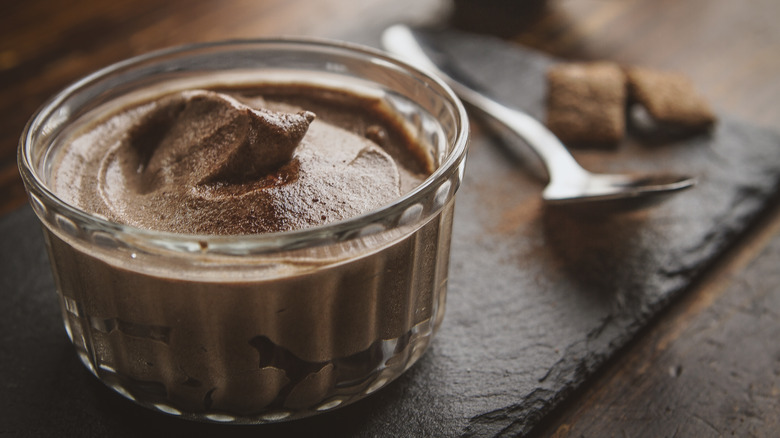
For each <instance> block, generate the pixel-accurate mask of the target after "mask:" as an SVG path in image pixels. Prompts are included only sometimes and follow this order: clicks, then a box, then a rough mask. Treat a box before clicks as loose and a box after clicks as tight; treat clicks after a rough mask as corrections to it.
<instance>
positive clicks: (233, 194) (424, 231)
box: [49, 84, 452, 421]
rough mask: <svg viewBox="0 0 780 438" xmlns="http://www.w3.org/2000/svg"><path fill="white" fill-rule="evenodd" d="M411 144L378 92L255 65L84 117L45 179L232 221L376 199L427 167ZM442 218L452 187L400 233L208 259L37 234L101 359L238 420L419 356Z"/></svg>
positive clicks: (71, 192)
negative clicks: (302, 80)
mask: <svg viewBox="0 0 780 438" xmlns="http://www.w3.org/2000/svg"><path fill="white" fill-rule="evenodd" d="M422 157H424V153H423V152H422V151H421V150H420V149H419V146H418V144H416V143H415V141H414V139H413V137H412V136H411V135H410V133H409V132H406V131H405V130H404V129H403V127H402V125H401V124H400V123H399V122H398V121H397V118H395V117H394V116H393V115H392V114H391V113H389V112H388V110H387V109H386V108H383V105H382V103H381V102H379V101H376V100H373V99H370V98H367V97H362V96H358V95H351V94H349V93H346V92H341V91H335V90H327V89H317V88H313V87H306V86H263V85H260V84H258V85H256V86H255V87H252V88H244V89H219V90H216V91H215V90H202V89H201V90H188V91H183V92H178V93H173V94H168V95H163V96H160V97H159V98H156V99H153V100H150V101H145V102H141V103H138V104H136V105H134V106H131V107H128V108H124V109H122V110H121V111H118V112H116V113H113V114H110V115H109V116H107V117H103V118H100V119H98V120H96V121H93V122H91V123H89V124H85V125H84V126H83V127H81V128H80V129H78V130H74V132H73V133H72V135H71V136H69V137H67V138H66V139H64V141H63V142H62V147H61V149H60V150H59V151H58V154H57V155H56V157H55V159H54V160H53V163H54V165H53V169H52V187H53V190H54V192H55V193H56V194H57V195H58V196H60V197H61V198H62V199H64V200H65V201H66V202H67V203H69V204H71V205H74V206H77V207H78V208H80V209H82V210H85V211H87V212H89V213H91V214H93V215H96V216H98V217H101V218H106V219H108V220H109V221H111V222H115V223H118V224H125V225H130V226H133V227H138V228H142V229H151V230H159V231H164V232H171V233H186V234H196V235H198V234H205V235H208V234H217V235H239V236H241V235H253V234H257V233H278V232H285V231H293V230H301V229H306V228H310V227H316V226H320V225H325V224H329V223H332V222H336V221H343V220H346V219H349V218H354V217H356V216H360V215H362V214H365V213H367V212H370V211H372V210H375V209H377V208H380V207H381V206H383V205H385V204H388V203H390V202H391V201H393V200H395V199H397V198H398V197H400V196H401V195H402V194H404V193H406V192H408V191H410V190H412V189H413V188H414V187H416V186H418V185H419V184H420V182H421V181H422V180H423V179H425V177H426V176H428V174H429V173H430V171H431V165H432V164H431V163H429V162H426V161H425V160H424V159H423V158H422ZM451 220H452V203H449V205H447V206H445V207H444V211H443V213H442V214H441V215H439V216H437V217H436V218H435V219H434V220H431V221H429V222H427V223H426V224H424V225H423V226H422V227H421V228H419V229H418V230H416V231H414V232H412V233H411V234H410V233H409V230H404V229H403V227H401V228H399V229H396V230H390V231H386V232H383V233H379V234H374V235H370V236H368V237H366V238H365V239H361V240H357V241H348V242H345V243H339V244H333V245H329V246H324V247H321V248H313V249H305V250H291V251H286V252H283V253H280V254H274V255H272V256H270V257H269V256H263V257H251V256H247V257H244V258H242V259H241V260H240V261H238V262H236V261H234V260H231V261H230V263H229V264H228V265H227V266H217V267H218V268H219V269H214V266H215V265H219V264H220V263H224V261H223V260H221V257H219V256H210V255H208V254H201V255H198V256H197V257H198V259H197V260H196V263H194V264H193V263H192V262H188V263H182V262H181V261H180V260H178V259H168V258H165V257H161V256H160V255H159V254H156V253H154V252H150V253H144V251H142V250H141V251H135V252H133V253H130V254H127V253H123V254H116V253H115V249H114V248H113V247H112V246H111V245H109V247H108V248H102V247H93V248H87V247H84V246H83V245H82V244H80V242H78V241H75V240H72V239H68V238H67V237H64V236H60V235H59V234H56V233H52V234H50V236H49V239H50V244H51V250H52V253H53V257H52V258H53V260H55V263H56V267H55V271H56V272H57V273H58V278H57V280H58V285H59V289H60V291H61V295H62V299H63V308H64V310H65V312H64V314H65V319H66V325H67V327H68V330H69V332H70V334H71V337H72V338H73V340H74V343H75V344H76V345H77V347H79V350H80V353H81V355H82V359H83V360H84V362H85V363H86V364H87V365H88V366H89V367H90V368H91V369H92V370H93V372H94V373H95V374H97V375H98V376H100V377H101V379H103V380H104V381H106V382H108V384H109V385H111V386H112V387H114V388H115V389H117V390H118V391H120V392H121V393H123V394H125V395H126V396H128V397H130V398H133V399H136V400H142V401H144V402H145V403H147V404H151V405H152V406H154V407H156V408H158V409H160V410H163V411H166V412H173V413H204V414H207V415H211V416H212V417H214V418H217V419H219V418H228V419H230V421H234V420H235V419H236V418H240V417H252V416H255V417H260V418H265V419H268V418H275V417H274V416H280V418H282V417H286V416H290V417H291V418H292V417H294V416H296V415H299V414H301V413H303V414H305V413H306V412H316V411H317V410H325V409H329V408H330V407H334V406H336V405H339V404H342V403H344V402H349V401H351V399H352V398H354V397H356V396H355V394H356V393H357V394H358V396H360V395H364V394H367V393H370V392H373V391H374V390H376V389H378V388H379V387H381V386H382V385H384V384H385V383H387V382H388V381H389V380H391V379H392V378H393V377H394V376H396V375H398V374H400V372H402V371H403V370H404V369H405V368H406V367H408V366H409V365H410V364H411V363H412V362H414V360H416V358H417V357H419V355H420V354H421V353H422V351H423V350H424V349H425V346H426V345H427V343H428V339H429V337H430V335H431V333H432V331H433V330H434V328H435V326H436V325H437V324H438V323H439V322H440V320H441V316H442V312H443V303H444V287H445V284H446V278H447V262H448V252H449V244H448V242H447V241H446V239H445V243H441V242H440V241H441V239H440V237H441V236H442V235H449V233H450V227H451ZM204 249H208V248H204ZM94 291H99V293H95V292H94ZM269 415H270V417H269ZM264 416H265V417H264Z"/></svg>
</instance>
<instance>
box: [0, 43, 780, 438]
mask: <svg viewBox="0 0 780 438" xmlns="http://www.w3.org/2000/svg"><path fill="white" fill-rule="evenodd" d="M433 38H436V39H437V41H439V42H440V43H442V45H443V46H444V47H446V48H447V50H452V51H453V52H455V53H457V54H458V57H459V59H460V60H461V64H462V65H461V67H462V68H463V69H464V70H466V71H467V72H469V73H470V74H472V75H473V76H475V77H477V78H480V80H481V82H482V83H483V84H486V85H488V86H489V87H488V88H489V89H490V90H492V91H494V92H495V93H496V94H497V95H499V96H501V98H502V100H504V101H506V102H508V103H511V104H513V105H516V106H519V107H521V108H523V109H525V110H526V111H528V112H529V113H531V114H532V115H535V116H537V117H542V116H543V113H544V105H543V104H544V95H545V92H546V90H545V83H544V77H543V74H544V71H545V69H546V68H547V66H549V65H550V64H551V63H552V62H555V60H552V59H550V58H548V57H546V56H544V55H541V54H538V53H534V52H530V51H526V50H522V49H520V48H518V47H517V46H514V45H509V44H507V43H504V42H502V41H498V40H494V39H489V38H483V37H479V38H477V37H473V36H466V35H462V34H456V33H450V32H448V33H443V34H437V35H434V36H433ZM473 127H474V130H475V131H474V133H473V138H472V143H471V149H470V152H469V161H468V166H467V172H466V177H465V180H464V183H463V186H462V187H461V191H460V192H459V195H458V201H457V213H456V218H455V226H454V235H453V245H452V263H451V270H450V272H451V275H450V281H449V295H448V303H447V313H446V316H445V320H444V324H443V325H442V327H441V330H440V332H439V334H438V336H437V338H436V339H435V340H434V342H433V344H432V347H431V349H430V351H429V352H428V353H427V354H426V355H425V356H424V357H423V358H422V359H421V361H420V362H419V363H418V364H417V365H415V366H414V367H413V368H412V369H410V370H409V371H408V372H407V373H406V374H405V375H403V376H401V377H400V378H399V379H398V380H397V381H396V382H394V383H392V384H391V385H389V386H388V387H386V388H384V389H383V390H381V391H379V392H378V393H376V394H374V395H372V396H370V397H368V398H367V399H366V400H364V401H362V402H359V403H356V404H354V405H351V406H347V407H344V408H342V409H339V410H336V411H334V412H331V413H328V414H323V415H321V416H318V417H314V418H310V419H305V420H301V421H297V422H293V423H284V424H278V425H266V426H256V427H246V426H240V427H238V426H218V425H207V424H201V423H192V422H185V421H181V420H177V419H175V418H172V417H167V416H163V415H161V414H159V413H156V412H151V411H149V410H146V409H144V408H140V407H137V406H135V405H133V404H132V403H130V402H128V401H126V400H124V399H123V398H121V397H119V396H118V395H115V394H114V393H113V392H112V391H110V390H108V389H106V388H105V387H103V386H102V384H100V383H99V382H98V381H97V380H96V379H95V378H94V377H92V376H91V375H90V374H89V373H88V372H87V371H86V370H85V369H84V367H83V366H82V365H81V364H80V363H79V361H78V359H77V358H76V355H75V353H74V351H73V348H72V347H71V345H70V344H69V342H68V340H67V338H66V335H65V332H64V329H63V328H62V325H61V322H60V314H59V308H58V306H57V303H56V300H55V295H54V292H53V289H54V286H53V282H52V278H51V275H50V273H49V267H48V261H47V259H46V255H45V250H44V247H43V240H42V235H41V233H40V230H39V227H38V224H37V221H36V219H35V218H34V215H33V213H32V211H31V209H29V208H23V209H21V210H19V211H17V212H14V213H12V214H10V215H7V216H5V217H3V218H2V219H0V241H1V242H2V243H1V244H0V270H1V272H0V274H2V275H0V294H2V302H3V305H2V306H0V355H1V357H2V359H0V375H2V376H3V378H2V379H0V393H1V394H2V397H0V435H3V434H8V435H13V436H52V435H53V434H56V435H57V436H116V437H131V436H166V437H176V436H192V435H193V434H199V435H215V436H257V435H264V436H275V435H282V436H297V435H306V436H322V435H327V436H333V435H337V436H504V435H506V436H515V435H518V434H524V433H527V432H528V431H530V430H531V429H532V428H533V426H534V425H536V424H537V423H538V421H539V420H540V418H541V417H543V416H544V415H545V414H546V413H547V412H549V411H550V409H552V408H553V407H555V406H556V405H558V404H559V403H560V402H561V401H562V400H563V399H564V398H565V397H566V395H567V394H569V393H570V392H571V391H572V390H574V389H576V388H577V387H578V386H579V385H580V384H582V383H583V382H584V381H585V379H587V378H588V376H589V375H590V374H591V373H593V372H594V370H596V369H597V368H598V366H599V365H601V364H603V363H604V361H605V360H607V359H608V358H609V357H611V356H612V355H613V354H614V353H615V352H616V351H617V350H618V349H619V348H620V347H621V346H623V345H625V343H626V342H628V341H629V340H630V339H631V338H632V336H634V335H635V334H636V333H637V331H638V330H640V329H641V328H642V327H643V326H644V325H645V324H646V323H647V322H648V321H649V320H650V319H651V318H652V317H653V316H654V315H655V314H657V312H658V311H659V310H661V309H662V308H663V307H664V306H665V305H667V304H668V303H669V302H670V301H671V300H672V299H673V298H674V297H675V296H676V295H678V294H680V293H682V292H683V291H684V290H685V289H686V287H688V286H689V285H690V284H691V283H692V282H693V281H695V279H696V277H697V275H699V274H700V273H701V272H702V271H703V270H704V269H706V268H707V267H708V266H709V265H711V264H712V262H713V261H714V260H715V259H716V258H717V257H718V256H719V255H720V254H722V253H723V252H724V251H727V250H728V248H729V246H730V245H732V244H733V243H734V242H735V241H736V240H737V239H739V237H740V235H741V234H742V233H743V232H744V231H745V230H746V229H748V228H749V227H750V225H751V223H752V222H754V220H755V219H756V218H757V217H758V216H759V215H760V214H761V212H762V210H764V209H765V207H766V206H767V205H768V204H769V203H770V202H776V201H777V196H778V189H779V188H780V134H778V133H775V132H771V131H767V130H763V129H758V128H756V127H753V126H751V125H749V124H747V123H744V122H741V121H737V120H733V119H731V118H729V117H728V116H727V115H721V120H720V122H719V123H718V125H717V126H716V129H715V130H714V132H712V133H711V134H707V135H700V136H697V137H693V138H685V139H677V140H665V141H657V139H653V140H647V139H644V140H642V139H641V138H639V137H638V136H636V135H632V136H629V137H628V138H627V139H626V141H625V142H624V143H623V144H621V145H619V147H617V148H615V149H610V150H594V149H590V150H584V149H583V150H576V151H575V154H576V156H577V158H578V159H579V160H580V161H581V162H582V163H583V164H584V165H585V167H587V168H589V169H591V170H596V171H605V170H622V169H628V170H633V171H652V170H666V171H677V172H682V173H690V174H693V175H695V176H696V177H697V178H698V180H699V183H698V185H697V186H696V187H695V188H694V189H693V190H690V191H687V192H684V193H682V194H680V195H678V196H676V197H674V198H671V199H670V200H668V201H667V202H665V203H663V204H661V205H658V206H656V207H653V208H651V209H648V210H644V211H640V212H633V213H629V214H622V215H619V216H601V215H597V214H596V215H582V214H581V213H576V214H575V213H572V212H570V211H560V210H549V209H546V208H545V207H544V206H543V204H542V203H541V202H540V198H539V193H540V191H541V189H542V187H543V185H544V172H543V171H542V170H541V169H540V167H539V165H538V162H536V161H535V159H534V158H533V157H532V156H531V155H530V154H529V153H528V152H526V151H525V150H524V148H523V145H522V144H521V143H519V142H518V141H516V140H511V139H498V138H495V137H493V136H491V135H488V134H487V133H486V132H485V131H484V130H482V129H480V126H479V125H476V124H475V125H473Z"/></svg>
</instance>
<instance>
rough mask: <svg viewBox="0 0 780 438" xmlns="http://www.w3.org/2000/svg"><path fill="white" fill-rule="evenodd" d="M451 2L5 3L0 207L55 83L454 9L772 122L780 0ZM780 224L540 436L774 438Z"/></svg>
mask: <svg viewBox="0 0 780 438" xmlns="http://www.w3.org/2000/svg"><path fill="white" fill-rule="evenodd" d="M494 1H496V0H494ZM494 1H491V2H487V3H493V2H494ZM519 1H520V0H517V1H516V2H513V3H517V2H519ZM455 3H458V4H459V7H460V8H463V7H464V6H463V4H462V3H463V2H453V3H451V2H449V1H446V0H393V1H383V0H368V1H361V2H354V1H348V0H324V1H305V0H264V1H249V0H246V1H242V0H226V1H220V2H213V1H207V0H193V1H184V0H172V1H168V2H159V1H152V0H135V1H133V0H119V1H113V2H101V1H96V0H77V1H72V2H56V1H53V0H29V1H25V2H3V8H2V15H0V114H1V115H2V117H0V214H4V213H8V212H10V211H12V210H15V209H16V208H18V207H19V206H21V205H22V204H24V203H25V202H26V198H25V195H24V190H23V187H22V184H21V180H20V178H19V175H18V171H17V168H16V148H17V144H18V138H19V135H20V133H21V132H22V129H23V127H24V124H25V123H26V121H27V120H28V118H29V117H30V116H31V115H32V114H33V112H34V111H35V109H36V108H38V107H39V106H40V105H41V104H42V103H43V102H44V101H45V100H46V99H47V98H49V97H50V96H51V95H52V94H53V93H55V92H56V91H58V90H59V89H61V88H62V87H64V86H65V85H66V84H68V83H70V82H72V81H74V80H76V79H78V78H79V77H81V76H83V75H85V74H87V73H89V72H91V71H93V70H95V69H97V68H100V67H103V66H105V65H107V64H110V63H112V62H116V61H119V60H121V59H124V58H127V57H128V56H133V55H137V54H140V53H144V52H147V51H149V50H154V49H158V48H162V47H166V46H170V45H175V44H182V43H189V42H199V41H210V40H216V39H228V38H253V37H263V36H271V35H279V34H288V35H292V34H297V35H314V36H324V37H335V38H341V37H345V36H348V35H352V34H356V33H358V32H359V31H362V30H365V29H369V28H373V27H376V28H377V29H376V32H378V31H379V27H380V26H382V25H384V24H388V23H391V22H393V21H405V22H410V23H425V24H428V23H431V24H440V25H447V24H448V23H450V17H452V16H454V17H456V18H457V20H454V21H456V22H457V25H458V26H459V27H461V28H465V29H476V30H479V31H491V32H496V33H501V34H502V35H503V36H504V37H505V38H507V39H508V40H509V41H512V42H515V43H518V44H520V45H524V46H529V47H532V48H536V49H540V50H542V51H545V52H548V53H551V54H553V55H556V56H559V57H563V58H568V59H610V60H615V61H618V62H621V63H626V64H637V65H646V66H651V67H658V68H663V69H667V70H676V71H680V72H683V73H685V74H687V75H688V76H690V77H691V78H692V79H693V80H694V82H695V83H696V85H697V87H698V88H699V89H700V91H701V92H702V93H703V94H704V95H705V96H706V97H707V98H708V99H710V101H711V102H712V103H713V105H714V106H715V107H716V108H717V109H718V110H719V111H722V112H725V113H728V114H731V115H734V116H736V117H739V118H741V119H744V120H747V121H749V122H751V123H754V124H758V125H763V126H765V127H768V128H773V129H777V128H778V121H780V105H778V103H777V102H778V101H780V79H779V78H780V27H778V26H776V20H777V17H780V2H777V1H775V0H744V1H739V2H736V1H732V0H554V1H552V0H551V1H549V2H548V4H547V5H546V8H544V9H543V10H537V9H536V8H535V7H534V8H531V9H528V10H525V9H523V7H519V6H517V4H515V5H514V6H512V7H511V14H508V13H501V10H498V9H497V10H498V13H495V12H491V11H490V8H489V7H486V9H485V11H486V12H485V13H479V14H475V13H469V14H465V17H464V14H463V13H461V14H458V13H457V10H456V11H453V5H454V4H455ZM503 3H505V4H506V3H508V2H507V1H504V2H503ZM510 3H512V2H510ZM778 147H780V145H778ZM779 224H780V211H778V209H774V210H773V211H771V212H770V213H769V214H768V215H767V217H766V218H764V220H763V221H762V223H760V224H759V225H758V226H757V227H756V229H755V230H754V231H753V233H752V234H751V236H749V238H748V239H746V240H745V241H744V242H743V243H742V244H741V245H739V247H737V248H735V250H734V251H732V252H731V253H730V254H729V255H728V256H727V257H725V258H724V259H723V260H721V262H720V263H719V264H718V265H717V267H716V269H714V270H713V272H711V273H710V274H709V275H708V276H707V277H706V278H705V279H704V280H703V281H702V282H701V283H700V284H698V285H697V287H696V288H694V289H693V290H690V291H688V293H687V294H686V295H685V296H684V297H683V298H682V299H681V300H680V301H679V302H677V303H675V306H674V307H673V308H672V309H671V310H670V311H669V312H667V313H666V314H665V315H663V316H662V317H661V318H658V319H657V320H656V321H654V323H653V325H652V326H650V327H649V328H647V329H646V330H645V331H644V332H643V334H642V336H641V337H640V338H639V339H638V340H637V342H635V343H633V345H630V346H629V347H628V348H626V349H625V350H624V351H622V352H621V354H620V355H619V356H618V357H617V358H616V359H615V360H613V361H611V362H610V364H609V365H608V366H607V367H605V369H604V370H602V372H601V373H600V375H599V376H598V378H596V379H594V380H593V381H592V382H590V384H589V385H587V386H586V388H585V389H584V390H583V391H581V392H580V393H579V394H577V395H576V397H572V398H571V400H570V401H569V403H568V404H567V405H566V406H564V407H563V408H561V409H559V410H558V411H556V412H555V413H554V414H553V415H552V416H551V417H550V418H548V419H546V421H545V422H544V423H543V425H542V427H540V428H539V429H538V430H537V431H535V433H537V434H539V435H541V436H546V435H551V434H554V435H556V436H624V435H626V436H675V435H678V436H720V435H724V436H725V435H736V436H775V435H774V434H776V433H777V432H776V431H777V430H778V408H777V400H778V391H780V389H778V388H779V384H778V369H780V350H779V349H778V347H777V343H776V342H772V341H773V340H776V339H777V336H778V334H779V333H780V317H779V316H778V313H779V312H780V310H779V308H778V306H779V305H780V304H779V303H780V300H779V299H778V294H780V291H778V288H777V287H776V285H777V282H778V278H777V275H776V266H777V265H778V261H780V251H778V246H779V245H780V244H778V236H780V225H779Z"/></svg>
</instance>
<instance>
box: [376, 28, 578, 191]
mask: <svg viewBox="0 0 780 438" xmlns="http://www.w3.org/2000/svg"><path fill="white" fill-rule="evenodd" d="M382 44H383V45H384V46H385V48H386V49H387V50H389V51H390V52H392V53H395V54H396V55H399V56H401V57H403V58H405V59H407V60H408V61H410V62H413V63H414V64H415V65H416V66H417V67H419V68H422V69H425V70H427V71H428V72H430V73H433V74H434V75H436V76H439V77H440V78H441V79H442V80H444V82H446V83H447V84H448V85H449V86H450V87H451V88H452V89H453V91H455V94H457V95H458V96H459V97H460V98H461V99H462V100H463V101H464V102H465V103H466V104H468V105H470V106H471V107H473V108H474V109H477V110H479V111H480V112H481V113H483V114H484V115H487V116H489V117H491V118H492V119H494V120H495V121H497V122H499V123H500V124H501V125H504V127H506V128H507V129H509V130H510V131H512V132H514V133H515V134H517V135H518V136H519V137H520V138H522V139H523V140H524V141H525V142H526V143H528V145H529V146H530V147H531V149H533V151H534V152H535V153H536V154H537V155H538V156H539V158H541V160H542V162H543V163H544V164H545V166H546V167H547V172H548V175H549V178H550V181H551V182H552V181H555V182H556V183H559V182H563V180H570V181H571V180H583V179H584V178H587V175H588V172H587V171H586V170H585V169H583V168H582V167H581V166H580V165H579V164H577V162H576V161H575V160H574V157H572V155H571V154H570V153H569V151H568V149H566V146H564V145H563V143H561V141H560V140H559V139H558V137H556V136H555V135H554V134H553V133H552V132H550V130H548V129H547V128H546V127H545V126H544V125H543V124H542V123H540V122H539V121H538V120H536V119H534V118H533V117H531V116H529V115H528V114H525V113H524V112H522V111H519V110H516V109H514V108H509V107H507V106H505V105H503V104H501V103H498V102H497V101H495V100H493V99H491V98H489V97H487V96H486V95H484V94H482V93H480V92H478V91H476V90H474V89H473V88H471V87H469V86H467V85H465V84H463V83H461V82H460V81H457V80H455V79H453V78H452V77H451V76H450V75H448V74H447V73H445V72H443V71H442V70H441V69H440V68H439V67H438V66H437V65H436V64H435V63H434V62H433V61H432V60H431V59H430V58H429V57H428V55H426V54H425V52H424V51H423V49H422V47H421V46H420V44H419V43H418V41H417V38H415V36H414V34H413V33H412V31H411V30H410V29H409V28H408V27H406V26H404V25H395V26H392V27H390V28H388V29H387V30H386V31H385V32H384V34H383V35H382Z"/></svg>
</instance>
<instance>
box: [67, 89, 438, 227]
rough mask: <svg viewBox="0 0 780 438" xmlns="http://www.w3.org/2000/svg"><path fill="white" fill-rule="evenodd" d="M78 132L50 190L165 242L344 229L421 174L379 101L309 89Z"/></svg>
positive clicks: (139, 115)
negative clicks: (167, 235)
mask: <svg viewBox="0 0 780 438" xmlns="http://www.w3.org/2000/svg"><path fill="white" fill-rule="evenodd" d="M264 88H265V89H264ZM83 131H84V132H81V133H78V134H77V135H76V136H75V138H73V139H72V140H67V142H68V145H67V146H66V147H64V148H63V149H62V150H61V151H60V160H59V162H57V163H55V168H54V172H53V189H54V192H55V193H57V195H58V196H60V197H61V198H63V199H64V200H65V201H66V202H68V203H70V204H72V205H75V206H77V207H79V208H81V209H83V210H85V211H88V212H90V213H92V214H96V215H100V216H101V217H105V218H107V219H109V220H111V221H112V222H116V223H121V224H126V225H131V226H134V227H139V228H147V229H152V230H159V231H166V232H173V233H187V234H227V235H236V234H256V233H274V232H283V231H291V230H297V229H303V228H308V227H312V226H316V225H322V224H327V223H331V222H335V221H339V220H344V219H349V218H352V217H356V216H359V215H361V214H363V213H366V212H368V211H371V210H374V209H376V208H378V207H380V206H382V205H385V204H388V203H390V202H391V201H393V200H394V199H397V198H398V197H399V196H401V194H402V193H405V192H408V191H409V190H411V189H412V188H414V187H416V186H417V185H419V183H420V182H421V181H422V180H423V179H424V178H425V177H426V176H428V175H429V174H430V172H431V168H430V167H431V164H430V163H425V162H423V161H421V160H420V159H419V158H418V157H422V156H423V153H422V152H421V151H418V150H415V147H416V145H415V144H414V143H413V142H412V141H411V139H410V138H409V136H408V135H407V134H406V133H405V132H404V131H403V130H402V129H401V128H400V127H399V126H398V124H397V122H394V120H393V118H392V116H391V115H389V114H387V113H386V112H383V111H382V110H381V106H380V103H379V102H377V101H372V100H371V99H369V98H365V97H364V98H361V97H358V96H354V95H353V96H350V95H348V94H344V93H339V92H336V91H327V90H317V89H314V88H310V87H301V86H298V87H292V86H289V87H278V86H276V87H270V86H267V87H263V86H261V85H258V86H257V87H255V88H254V89H250V90H229V89H228V90H221V92H216V91H207V90H187V91H183V92H177V93H173V94H170V95H165V96H161V97H159V98H157V99H154V100H152V101H150V102H146V103H142V104H139V105H137V106H135V107H132V108H128V109H124V110H122V111H121V112H119V113H118V114H115V115H113V116H111V117H110V118H108V119H106V120H101V121H99V122H98V123H95V124H94V125H91V126H86V127H84V128H83ZM390 153H392V154H393V155H392V156H391V154H390Z"/></svg>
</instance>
